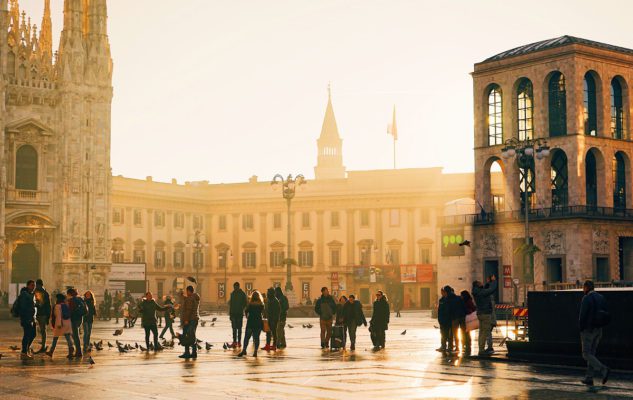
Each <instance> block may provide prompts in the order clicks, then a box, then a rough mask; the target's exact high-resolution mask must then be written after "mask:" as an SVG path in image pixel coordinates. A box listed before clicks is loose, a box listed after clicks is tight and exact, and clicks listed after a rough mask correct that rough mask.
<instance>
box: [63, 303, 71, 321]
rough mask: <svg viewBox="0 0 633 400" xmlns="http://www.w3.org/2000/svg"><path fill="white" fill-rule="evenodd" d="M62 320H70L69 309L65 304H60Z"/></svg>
mask: <svg viewBox="0 0 633 400" xmlns="http://www.w3.org/2000/svg"><path fill="white" fill-rule="evenodd" d="M62 319H66V320H68V319H70V308H69V307H68V304H66V303H62Z"/></svg>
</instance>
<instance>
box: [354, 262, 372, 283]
mask: <svg viewBox="0 0 633 400" xmlns="http://www.w3.org/2000/svg"><path fill="white" fill-rule="evenodd" d="M368 279H369V267H361V266H356V267H354V280H355V281H356V282H367V280H368Z"/></svg>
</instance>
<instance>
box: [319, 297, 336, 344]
mask: <svg viewBox="0 0 633 400" xmlns="http://www.w3.org/2000/svg"><path fill="white" fill-rule="evenodd" d="M314 312H316V313H317V315H318V316H319V326H320V328H321V348H322V349H325V348H327V347H328V346H329V343H330V338H331V337H332V321H333V319H334V314H336V302H335V301H334V298H333V297H332V296H330V291H329V290H328V288H326V287H325V286H324V287H322V288H321V297H319V299H318V300H317V301H316V304H315V305H314Z"/></svg>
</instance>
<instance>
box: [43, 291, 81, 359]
mask: <svg viewBox="0 0 633 400" xmlns="http://www.w3.org/2000/svg"><path fill="white" fill-rule="evenodd" d="M51 329H52V330H53V343H51V347H50V349H49V350H48V351H47V352H46V355H47V356H49V357H50V358H53V353H54V352H55V347H57V340H59V337H60V336H63V337H64V338H66V344H68V356H66V357H67V358H68V359H71V358H73V357H74V352H75V349H73V342H72V339H71V338H70V334H71V332H72V322H70V308H69V307H68V304H66V297H65V296H64V295H63V294H62V293H58V294H57V295H56V296H55V307H54V308H53V313H52V318H51Z"/></svg>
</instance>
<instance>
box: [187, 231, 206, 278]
mask: <svg viewBox="0 0 633 400" xmlns="http://www.w3.org/2000/svg"><path fill="white" fill-rule="evenodd" d="M205 239H206V236H205V234H204V233H202V232H200V231H199V230H196V231H195V233H194V235H193V243H189V242H187V244H186V246H187V247H191V248H192V249H193V252H194V255H195V257H194V263H193V267H194V268H195V269H196V285H200V279H199V272H200V254H202V249H204V248H206V247H209V243H208V242H207V241H206V240H205ZM203 240H204V241H203Z"/></svg>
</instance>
